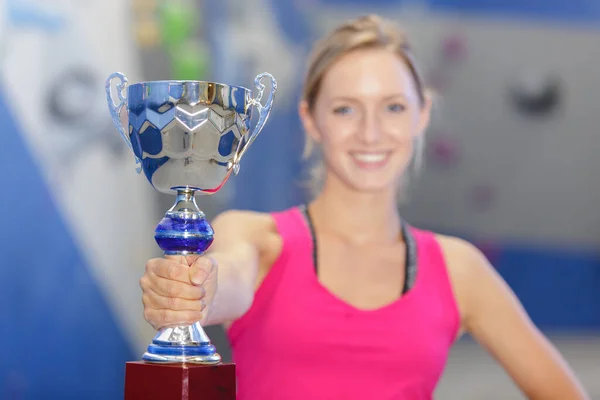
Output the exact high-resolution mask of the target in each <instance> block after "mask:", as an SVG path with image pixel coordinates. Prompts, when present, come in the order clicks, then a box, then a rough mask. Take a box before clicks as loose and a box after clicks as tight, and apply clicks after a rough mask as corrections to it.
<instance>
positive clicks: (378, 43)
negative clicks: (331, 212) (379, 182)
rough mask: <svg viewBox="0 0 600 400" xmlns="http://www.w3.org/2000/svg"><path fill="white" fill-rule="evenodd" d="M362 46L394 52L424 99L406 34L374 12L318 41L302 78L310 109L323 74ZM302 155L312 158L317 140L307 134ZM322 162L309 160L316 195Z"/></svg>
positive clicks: (416, 157) (419, 146)
mask: <svg viewBox="0 0 600 400" xmlns="http://www.w3.org/2000/svg"><path fill="white" fill-rule="evenodd" d="M361 49H387V50H389V51H392V52H393V53H395V54H397V55H398V56H399V57H400V58H401V59H402V60H403V61H404V62H405V63H406V65H407V66H408V69H409V71H410V73H411V75H412V77H413V80H414V83H415V87H416V89H417V93H418V96H419V100H420V102H421V105H424V104H425V102H426V96H427V94H426V88H425V86H424V83H423V78H422V76H421V74H420V72H419V70H418V68H417V66H416V63H415V60H414V58H413V54H412V51H411V47H410V44H409V43H408V40H407V37H406V35H405V33H404V31H402V30H401V29H400V28H399V27H398V26H396V25H395V24H394V23H393V22H392V21H390V20H387V19H384V18H381V17H379V16H377V15H367V16H363V17H359V18H357V19H353V20H349V21H346V22H345V23H343V24H341V25H340V26H338V27H337V28H335V29H334V30H333V31H332V32H331V33H329V34H328V35H327V36H325V37H324V38H322V39H321V40H319V41H318V42H317V43H316V45H315V47H314V48H313V51H312V53H311V55H310V58H309V63H308V69H307V73H306V77H305V80H304V87H303V92H302V100H303V101H305V102H306V104H307V105H308V108H309V109H310V110H311V111H313V109H314V106H315V102H316V98H317V95H318V94H319V90H320V88H321V82H322V81H323V77H324V76H325V74H326V73H327V71H328V70H329V68H330V67H331V65H333V64H334V63H335V62H336V61H337V60H339V59H340V58H341V57H342V56H344V55H346V54H348V53H350V52H352V51H355V50H361ZM305 140H306V141H305V146H304V152H303V158H304V159H305V160H310V159H312V158H315V153H316V150H317V146H316V143H315V142H314V140H313V139H312V138H310V137H309V136H308V135H306V138H305ZM423 148H424V143H423V138H422V137H419V138H418V139H417V140H416V143H415V151H414V154H413V158H412V161H411V163H412V165H413V168H414V169H415V170H419V169H420V166H421V163H422V158H423ZM324 171H325V168H324V165H323V161H322V159H321V157H318V159H317V160H316V161H313V162H312V165H311V168H310V171H309V172H310V176H311V179H310V185H309V186H310V187H311V191H312V192H313V194H315V193H316V192H317V191H318V190H320V187H321V186H322V184H323V178H324Z"/></svg>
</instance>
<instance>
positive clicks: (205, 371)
mask: <svg viewBox="0 0 600 400" xmlns="http://www.w3.org/2000/svg"><path fill="white" fill-rule="evenodd" d="M235 392H236V386H235V364H228V363H227V364H226V363H222V364H217V365H197V364H151V363H145V362H143V361H135V362H128V363H126V366H125V400H153V399H157V400H158V399H160V400H175V399H177V400H235Z"/></svg>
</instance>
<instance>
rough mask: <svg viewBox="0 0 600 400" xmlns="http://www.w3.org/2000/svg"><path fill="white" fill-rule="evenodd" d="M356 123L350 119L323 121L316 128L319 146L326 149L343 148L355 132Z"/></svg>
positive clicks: (328, 119)
mask: <svg viewBox="0 0 600 400" xmlns="http://www.w3.org/2000/svg"><path fill="white" fill-rule="evenodd" d="M356 125H357V122H356V121H352V120H351V119H350V118H333V117H332V118H327V119H323V120H322V121H321V123H320V124H319V126H318V129H319V132H320V134H321V145H322V146H323V147H328V148H338V147H341V146H345V145H346V144H347V143H348V140H349V138H351V137H352V135H353V134H354V133H355V132H356Z"/></svg>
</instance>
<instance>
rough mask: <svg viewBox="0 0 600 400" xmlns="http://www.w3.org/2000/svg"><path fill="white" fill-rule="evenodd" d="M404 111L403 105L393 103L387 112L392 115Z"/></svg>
mask: <svg viewBox="0 0 600 400" xmlns="http://www.w3.org/2000/svg"><path fill="white" fill-rule="evenodd" d="M405 109H406V107H404V105H403V104H400V103H395V104H390V105H389V106H388V110H389V111H391V112H394V113H398V112H402V111H404V110H405Z"/></svg>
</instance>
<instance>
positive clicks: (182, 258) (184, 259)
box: [165, 254, 200, 267]
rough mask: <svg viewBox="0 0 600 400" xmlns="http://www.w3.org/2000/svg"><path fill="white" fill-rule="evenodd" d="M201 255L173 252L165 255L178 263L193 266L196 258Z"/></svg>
mask: <svg viewBox="0 0 600 400" xmlns="http://www.w3.org/2000/svg"><path fill="white" fill-rule="evenodd" d="M199 257H200V254H191V255H183V254H173V255H165V258H166V259H167V260H171V261H175V262H176V263H178V264H183V265H187V266H188V267H189V266H191V265H192V264H193V263H194V262H196V260H197V259H198V258H199Z"/></svg>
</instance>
